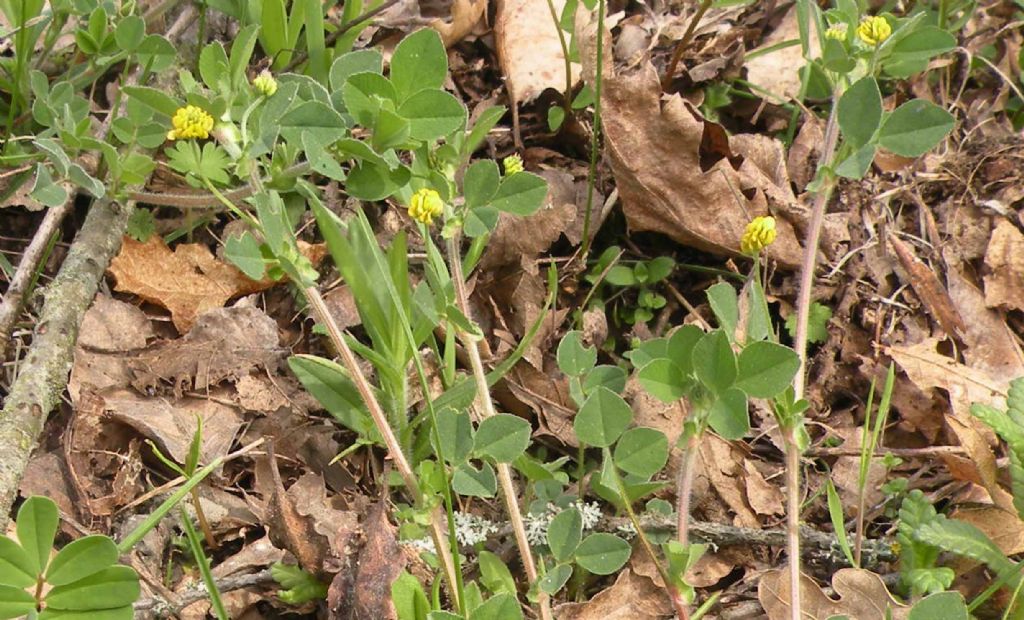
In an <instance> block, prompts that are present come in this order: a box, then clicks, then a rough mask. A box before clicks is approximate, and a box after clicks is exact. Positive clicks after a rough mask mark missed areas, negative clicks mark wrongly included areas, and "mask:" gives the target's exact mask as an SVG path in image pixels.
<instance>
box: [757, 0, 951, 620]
mask: <svg viewBox="0 0 1024 620" xmlns="http://www.w3.org/2000/svg"><path fill="white" fill-rule="evenodd" d="M797 16H798V23H799V31H800V45H801V49H802V51H803V56H804V59H805V60H806V62H807V64H806V66H805V67H804V68H803V71H802V83H801V93H800V98H801V99H803V98H804V97H805V96H807V95H809V94H811V92H812V90H817V91H819V92H818V94H819V95H820V96H822V97H823V98H827V99H829V100H830V102H831V109H830V110H829V117H828V123H827V125H826V128H825V135H824V144H823V147H822V154H821V157H820V159H819V163H818V170H817V175H816V177H815V180H814V181H813V182H812V183H811V185H810V186H809V187H808V189H809V190H810V191H811V192H812V193H813V194H814V205H813V208H812V212H811V221H810V225H809V227H808V235H807V238H806V239H805V241H804V256H803V261H802V263H801V266H800V290H799V295H798V299H797V314H796V330H795V332H796V335H795V339H794V349H795V350H796V352H797V355H798V356H799V360H800V366H801V369H800V372H798V373H797V375H796V378H795V381H794V384H793V391H792V394H791V396H790V397H788V398H787V399H786V401H785V404H784V405H783V406H780V405H779V404H778V403H777V406H776V414H777V417H778V419H779V423H780V426H781V427H782V429H783V431H784V436H785V437H786V441H787V465H786V467H787V475H788V478H787V486H788V487H789V489H790V492H789V502H788V507H787V513H788V514H787V517H788V522H787V527H788V529H789V538H790V548H789V556H790V557H789V571H790V576H789V580H790V591H791V592H792V593H793V594H792V600H791V601H790V609H791V613H792V616H791V617H792V618H793V620H799V617H800V607H801V594H800V588H799V585H798V584H799V581H800V566H799V564H800V553H799V536H798V525H799V521H798V519H799V517H798V515H797V514H795V513H796V512H797V511H798V509H799V502H798V501H797V500H796V498H795V497H794V493H795V486H796V482H798V480H799V472H798V469H799V465H800V460H799V457H800V453H801V452H802V450H803V446H805V445H806V441H805V438H806V431H803V430H802V424H801V418H802V410H803V409H805V408H806V404H805V403H803V401H802V399H803V396H804V386H805V380H806V376H805V373H806V360H807V341H808V338H809V325H810V321H809V318H810V309H811V288H812V285H813V283H814V272H815V265H816V260H817V253H818V242H819V238H820V234H821V227H822V222H823V220H824V215H825V208H826V205H827V204H828V202H829V199H830V197H831V195H832V190H833V189H834V187H835V185H836V183H837V179H838V178H840V177H845V178H850V179H859V178H861V177H863V176H864V175H865V174H866V173H867V171H868V169H869V168H870V166H871V163H872V161H873V160H874V157H875V154H876V152H877V151H878V150H879V149H880V148H881V149H885V150H888V151H890V152H892V153H895V154H897V155H901V156H904V157H918V156H920V155H923V154H924V153H926V152H927V151H929V150H930V149H932V148H934V147H935V146H936V145H937V144H938V143H939V142H941V141H942V140H943V139H944V138H945V137H946V135H947V134H948V133H949V132H950V131H951V130H952V128H953V125H954V117H953V115H952V114H950V113H949V112H948V111H946V110H945V109H943V108H941V107H939V106H937V105H935V104H933V103H931V102H929V101H925V100H921V99H913V100H911V101H907V102H905V103H903V104H901V105H900V106H898V107H897V108H896V109H895V110H893V111H891V112H887V111H885V110H884V108H883V102H882V95H881V86H880V84H881V82H880V80H882V79H884V78H890V77H892V78H906V77H910V76H912V75H914V74H916V73H920V72H921V71H923V70H925V68H926V67H927V64H928V61H929V60H930V59H931V58H933V57H935V56H938V55H940V54H943V53H946V52H948V51H950V50H952V49H953V48H954V47H955V46H956V38H955V37H953V36H952V35H951V34H950V33H949V32H947V31H945V30H943V29H942V28H939V27H936V26H930V25H927V24H926V23H925V22H924V20H925V17H926V15H925V14H924V13H917V14H914V15H910V16H907V17H902V18H900V17H896V16H895V15H892V14H889V13H886V14H883V15H875V16H866V15H865V14H864V7H863V6H862V5H861V4H860V3H858V2H856V1H855V0H837V2H836V3H835V8H832V9H829V10H828V11H824V12H823V11H822V10H821V9H820V8H819V7H818V5H817V4H816V3H813V2H808V1H807V0H799V1H798V2H797ZM812 37H816V38H817V40H818V43H819V45H818V48H819V49H820V50H821V53H820V55H818V56H814V55H813V54H812V51H811V50H812V46H811V38H812Z"/></svg>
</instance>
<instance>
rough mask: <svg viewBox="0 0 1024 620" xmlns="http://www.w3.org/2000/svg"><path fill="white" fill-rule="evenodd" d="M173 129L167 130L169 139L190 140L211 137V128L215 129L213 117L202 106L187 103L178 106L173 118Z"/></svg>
mask: <svg viewBox="0 0 1024 620" xmlns="http://www.w3.org/2000/svg"><path fill="white" fill-rule="evenodd" d="M171 126H172V127H173V129H171V130H170V131H168V132H167V139H168V140H188V139H191V138H200V139H203V140H205V139H206V138H209V137H210V130H211V129H213V117H212V116H210V115H209V114H207V113H206V111H204V110H203V109H202V108H199V107H196V106H194V105H187V106H185V107H184V108H178V111H177V112H175V113H174V118H172V119H171Z"/></svg>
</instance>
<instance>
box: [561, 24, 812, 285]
mask: <svg viewBox="0 0 1024 620" xmlns="http://www.w3.org/2000/svg"><path fill="white" fill-rule="evenodd" d="M595 33H596V30H595V29H594V28H593V27H586V26H583V27H582V28H581V26H580V24H579V23H578V24H577V40H578V41H579V45H580V53H581V58H583V62H584V64H585V66H586V69H587V72H588V73H593V66H594V65H593V58H592V57H593V54H594V53H595V51H596V44H595V41H594V39H595ZM606 74H607V75H606V76H605V87H604V94H603V97H604V100H603V110H604V112H603V113H602V124H603V127H604V130H605V136H606V140H607V142H606V144H607V149H608V155H609V159H610V163H611V167H612V171H613V173H614V174H615V180H616V185H617V188H618V190H619V196H620V197H621V199H622V204H623V212H624V213H625V215H626V220H627V222H628V223H629V227H630V229H631V230H634V231H643V230H652V231H656V232H659V233H662V234H665V235H668V236H670V237H671V238H673V239H674V240H676V241H678V242H680V243H682V244H685V245H688V246H692V247H696V248H698V249H700V250H703V251H707V252H714V253H717V254H727V255H738V254H739V244H740V238H741V237H742V235H743V232H744V230H745V228H746V226H747V224H748V223H749V222H750V220H751V219H752V218H753V217H755V216H758V215H767V214H768V213H769V212H770V211H774V213H775V214H776V215H784V216H786V217H790V215H791V214H795V213H799V212H801V211H803V210H804V209H802V208H801V207H799V205H797V204H796V198H795V197H794V196H793V194H792V190H791V189H790V187H789V181H788V178H787V177H786V168H785V158H784V156H783V149H782V145H781V143H779V142H778V141H777V140H773V139H771V138H767V137H764V136H728V134H727V133H726V132H725V130H724V128H722V127H721V126H719V125H716V124H715V123H711V122H709V121H707V120H706V119H704V118H703V117H702V116H701V114H700V112H698V111H697V109H696V108H695V107H694V106H693V105H691V104H690V103H689V102H687V101H684V100H683V99H682V98H680V97H679V96H678V95H672V96H669V97H667V98H666V99H664V100H663V99H662V92H661V85H660V82H659V79H658V73H657V71H656V70H655V68H654V66H653V65H651V63H650V62H645V63H643V64H642V65H641V66H640V68H639V69H638V70H637V71H636V72H634V73H629V74H625V73H623V74H619V75H616V74H614V73H613V72H612V71H611V69H610V68H608V67H607V66H606ZM786 217H781V218H779V219H778V224H777V226H778V231H779V232H778V238H777V239H776V241H775V243H774V244H772V246H771V247H770V248H769V250H768V253H769V255H770V256H772V257H773V258H775V259H777V260H779V261H780V262H781V263H783V264H785V265H789V266H793V265H796V264H798V263H799V260H800V253H801V251H800V245H799V243H798V242H797V240H796V235H795V232H794V230H793V227H792V225H791V223H790V222H789V221H788V220H787V219H786ZM793 217H796V216H793Z"/></svg>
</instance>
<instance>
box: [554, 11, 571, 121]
mask: <svg viewBox="0 0 1024 620" xmlns="http://www.w3.org/2000/svg"><path fill="white" fill-rule="evenodd" d="M548 10H549V11H550V12H551V21H552V22H554V24H555V30H556V31H557V32H558V43H559V45H561V46H562V58H563V59H564V60H565V94H564V95H563V96H562V107H563V109H564V110H565V117H566V119H568V118H569V115H570V114H572V61H571V60H570V59H569V58H570V57H569V44H568V43H566V41H565V32H563V31H562V20H560V19H559V18H558V11H556V10H555V2H554V0H548ZM563 122H564V121H563Z"/></svg>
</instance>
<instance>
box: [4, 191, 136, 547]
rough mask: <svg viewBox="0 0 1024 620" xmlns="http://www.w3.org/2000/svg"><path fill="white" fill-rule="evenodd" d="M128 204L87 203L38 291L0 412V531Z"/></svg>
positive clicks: (125, 218) (116, 242) (53, 402)
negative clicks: (56, 267)
mask: <svg viewBox="0 0 1024 620" xmlns="http://www.w3.org/2000/svg"><path fill="white" fill-rule="evenodd" d="M131 209H132V203H127V204H120V203H117V202H113V201H111V200H107V199H105V200H100V201H97V202H96V203H95V204H93V206H92V207H91V208H90V209H89V213H88V215H87V216H86V218H85V222H84V224H83V225H82V229H81V231H79V233H78V236H76V237H75V240H74V243H72V244H71V249H70V251H69V252H68V256H67V258H66V259H65V260H64V264H63V265H62V266H61V268H60V271H59V272H58V273H57V276H56V277H55V278H54V279H53V282H51V283H50V285H49V286H47V287H46V289H45V291H44V299H45V302H44V304H43V310H42V313H41V314H40V317H39V322H38V324H37V325H36V329H35V334H34V338H33V341H32V348H31V349H30V350H29V353H28V355H27V356H26V358H25V359H24V360H23V361H22V362H21V366H20V367H19V369H18V377H17V378H16V379H15V380H14V383H13V385H12V386H11V391H10V394H9V395H8V396H7V400H6V401H5V402H4V407H3V410H2V411H0V531H2V530H4V529H6V527H7V522H8V516H9V514H10V511H11V504H12V503H13V502H14V499H15V496H16V495H17V493H18V484H19V482H20V481H21V475H22V472H23V471H24V469H25V465H26V464H27V463H28V459H29V455H31V454H32V450H33V449H34V448H35V446H36V443H37V442H38V440H39V435H40V433H41V431H42V429H43V423H44V422H45V421H46V417H47V416H48V415H49V413H50V412H51V411H53V409H54V408H55V407H56V406H57V404H58V403H59V402H60V397H61V394H63V393H64V388H65V386H66V385H67V380H68V373H69V372H71V364H72V361H73V357H74V349H75V341H76V340H77V339H78V328H79V326H80V325H81V322H82V317H83V316H84V315H85V311H86V310H87V309H88V308H89V304H91V303H92V300H93V297H95V296H96V290H97V288H98V286H99V282H100V278H102V277H103V272H104V271H106V269H107V266H108V265H109V264H110V261H111V259H112V258H113V257H114V255H115V254H116V253H117V252H118V250H119V249H120V247H121V237H122V236H123V235H124V231H125V229H126V227H127V226H128V215H129V214H130V213H131Z"/></svg>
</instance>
